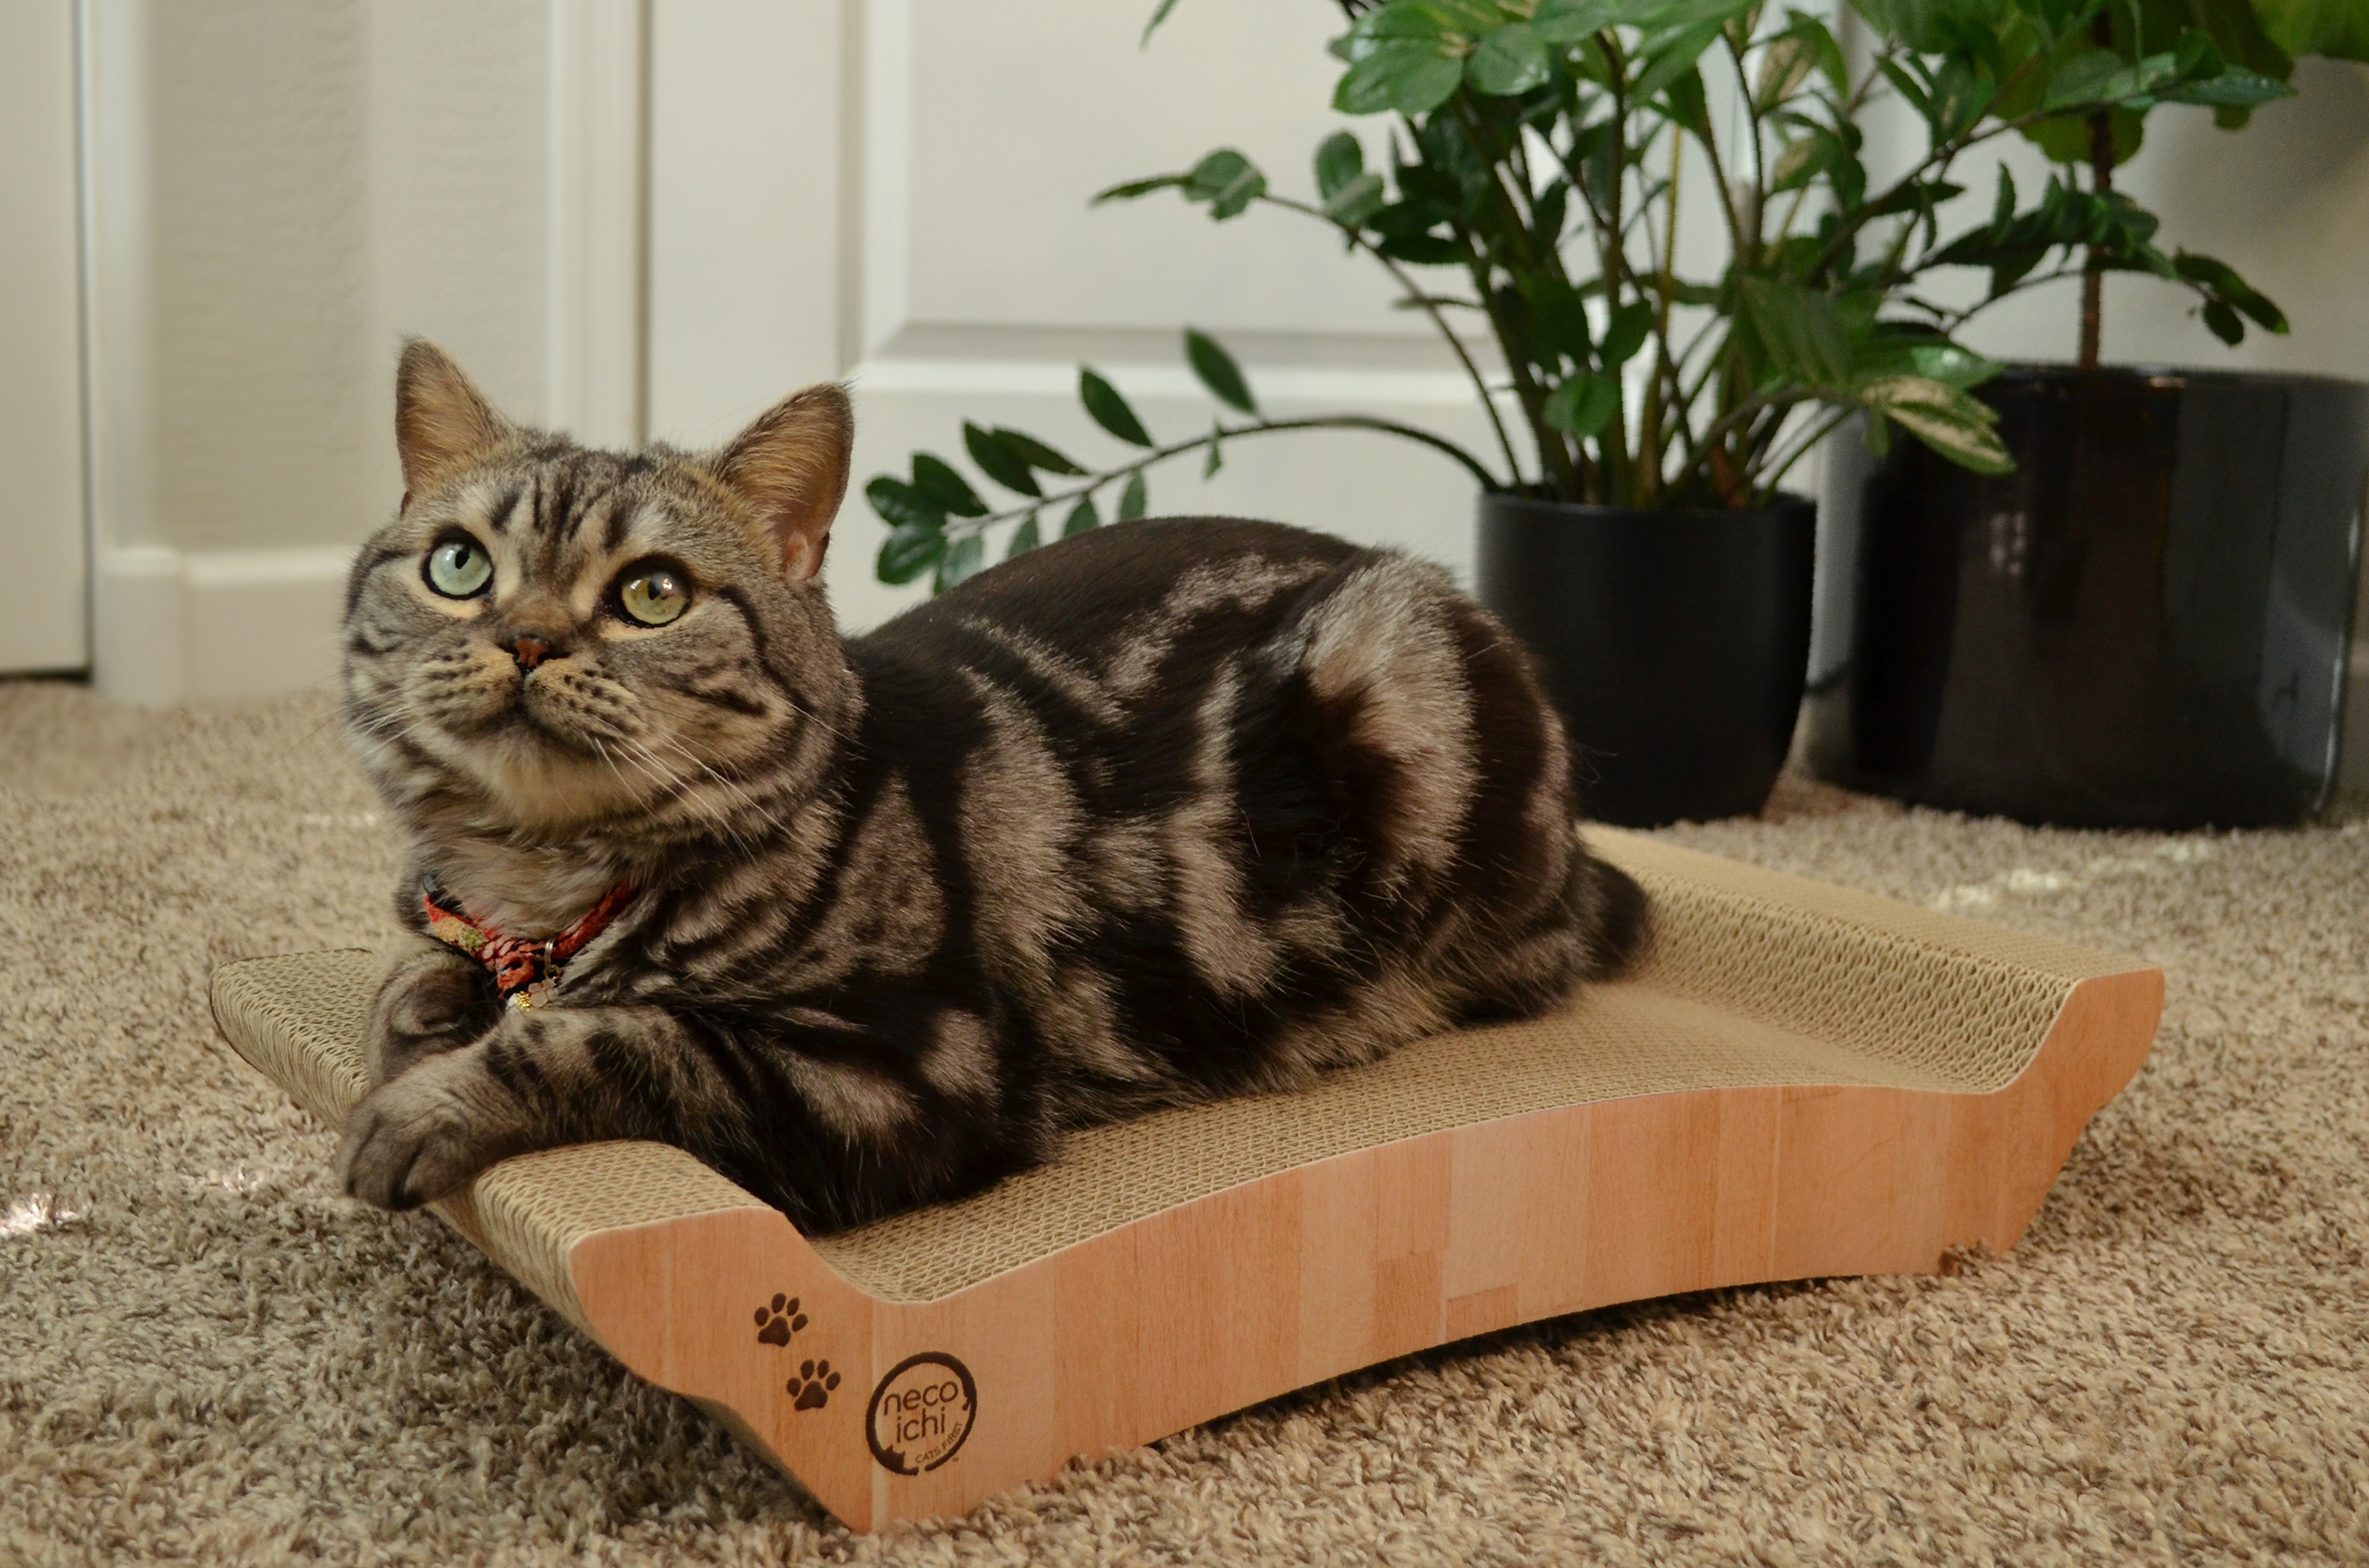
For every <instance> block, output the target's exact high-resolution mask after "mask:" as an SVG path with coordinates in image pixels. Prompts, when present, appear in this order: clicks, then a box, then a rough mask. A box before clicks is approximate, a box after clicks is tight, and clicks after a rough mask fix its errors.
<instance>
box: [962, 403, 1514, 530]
mask: <svg viewBox="0 0 2369 1568" xmlns="http://www.w3.org/2000/svg"><path fill="white" fill-rule="evenodd" d="M1277 430H1372V431H1375V432H1376V433H1378V434H1380V435H1386V436H1397V437H1399V438H1400V439H1401V440H1402V441H1416V442H1420V443H1421V444H1422V445H1425V446H1427V447H1430V448H1431V449H1432V450H1433V451H1435V452H1441V453H1444V454H1445V455H1447V456H1448V457H1451V458H1453V459H1455V460H1456V461H1457V462H1458V463H1459V464H1462V465H1463V467H1464V470H1465V472H1466V473H1468V474H1470V475H1472V477H1473V478H1475V479H1477V480H1479V481H1480V484H1481V488H1482V489H1483V490H1486V491H1500V490H1503V489H1505V486H1504V485H1502V484H1500V483H1499V482H1498V480H1497V476H1496V475H1493V474H1492V473H1490V472H1489V470H1488V469H1487V468H1485V467H1483V466H1482V464H1481V460H1480V459H1479V458H1476V457H1474V456H1473V455H1472V454H1471V452H1467V451H1465V450H1464V449H1463V448H1462V447H1460V446H1459V445H1457V444H1456V443H1455V442H1454V441H1449V440H1448V438H1447V437H1446V436H1441V435H1436V434H1434V433H1433V432H1431V431H1429V430H1426V429H1422V428H1421V427H1419V426H1415V425H1402V424H1400V423H1399V422H1398V421H1397V420H1395V419H1384V418H1377V417H1376V416H1374V415H1371V414H1317V415H1311V416H1310V417H1309V418H1304V419H1253V420H1252V421H1251V422H1250V423H1248V424H1242V425H1219V426H1217V427H1216V428H1214V429H1211V430H1210V431H1209V432H1208V434H1207V435H1201V436H1195V437H1194V438H1193V439H1192V440H1191V441H1176V442H1173V443H1172V444H1170V445H1168V446H1163V447H1155V448H1153V449H1152V450H1151V451H1150V452H1145V453H1144V454H1143V455H1142V456H1141V457H1139V458H1137V459H1136V460H1135V461H1134V462H1132V463H1122V464H1119V465H1118V466H1117V467H1116V468H1106V469H1104V470H1103V471H1102V472H1100V473H1098V474H1093V475H1088V476H1087V478H1086V482H1085V483H1084V484H1082V485H1073V486H1070V488H1068V489H1066V490H1057V491H1055V492H1053V493H1052V494H1050V495H1045V496H1032V497H1030V498H1028V499H1027V500H1026V501H1025V502H1024V503H1023V504H1021V505H1019V506H1015V507H1006V508H1004V509H1002V510H1001V511H993V512H990V513H988V514H987V515H986V516H985V517H962V518H950V519H948V520H947V521H946V526H945V532H947V533H948V534H949V535H956V536H958V535H961V534H965V533H979V532H985V531H986V530H988V529H990V528H992V527H994V526H995V525H996V524H997V523H1000V522H1017V521H1019V520H1020V519H1022V518H1024V517H1027V516H1029V515H1030V514H1032V513H1035V512H1040V511H1043V510H1044V509H1047V507H1054V506H1059V504H1060V503H1062V502H1063V501H1075V500H1080V499H1082V498H1085V497H1087V496H1091V495H1093V493H1094V492H1095V491H1096V490H1099V489H1101V488H1102V487H1103V486H1105V485H1107V484H1109V483H1110V482H1111V481H1112V480H1114V479H1123V478H1125V477H1127V475H1130V474H1139V473H1141V472H1142V471H1143V470H1145V469H1147V468H1150V467H1151V466H1153V465H1154V464H1161V463H1165V462H1166V461H1168V459H1170V458H1172V457H1182V456H1184V454H1185V453H1186V452H1198V451H1200V450H1201V449H1202V448H1203V447H1206V446H1210V445H1213V444H1215V443H1217V442H1219V441H1241V440H1242V439H1243V438H1245V437H1249V436H1264V435H1271V434H1273V433H1274V432H1276V431H1277Z"/></svg>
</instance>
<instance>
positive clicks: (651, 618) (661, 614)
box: [617, 561, 691, 626]
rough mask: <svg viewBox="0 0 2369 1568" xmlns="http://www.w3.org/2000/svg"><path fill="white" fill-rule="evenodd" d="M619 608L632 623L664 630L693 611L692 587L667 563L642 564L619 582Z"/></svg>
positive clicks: (628, 568)
mask: <svg viewBox="0 0 2369 1568" xmlns="http://www.w3.org/2000/svg"><path fill="white" fill-rule="evenodd" d="M617 604H618V607H619V608H621V609H623V610H624V612H625V619H627V620H629V621H634V622H637V623H639V624H642V625H645V626H663V625H665V624H667V623H668V622H669V621H672V620H674V619H676V618H677V617H678V616H680V615H681V613H682V612H684V611H686V610H688V609H690V608H691V585H690V584H689V583H687V582H685V581H683V578H682V573H681V571H679V570H677V569H676V568H675V567H671V566H669V565H668V564H667V563H666V562H664V561H643V562H639V563H637V564H636V565H634V566H630V567H626V568H625V575H624V577H622V578H618V579H617Z"/></svg>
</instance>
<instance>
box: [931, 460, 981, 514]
mask: <svg viewBox="0 0 2369 1568" xmlns="http://www.w3.org/2000/svg"><path fill="white" fill-rule="evenodd" d="M913 488H915V489H916V490H919V491H920V492H921V494H922V495H923V496H925V497H927V498H929V500H930V502H931V503H932V504H933V505H934V506H935V507H937V509H939V510H941V511H944V512H947V513H949V514H951V515H953V516H955V517H985V516H986V515H987V503H986V502H985V501H982V500H980V499H979V498H978V491H977V490H974V489H972V488H971V487H970V481H969V480H967V479H966V478H964V477H963V476H962V475H959V474H957V473H956V472H955V471H954V469H953V467H952V466H950V465H949V464H946V463H945V462H944V460H943V459H941V458H937V457H933V456H932V455H931V454H930V453H928V452H915V453H914V454H913Z"/></svg>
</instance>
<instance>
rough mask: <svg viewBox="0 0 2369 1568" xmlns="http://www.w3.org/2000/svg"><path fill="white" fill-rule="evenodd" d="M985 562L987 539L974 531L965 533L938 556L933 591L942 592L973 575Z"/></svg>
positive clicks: (976, 573) (975, 574)
mask: <svg viewBox="0 0 2369 1568" xmlns="http://www.w3.org/2000/svg"><path fill="white" fill-rule="evenodd" d="M986 564H987V541H986V540H985V539H983V538H981V537H979V535H978V534H976V533H966V534H964V535H963V536H962V537H961V538H960V539H957V540H956V541H955V542H954V544H952V545H951V546H950V547H949V548H948V549H947V551H946V553H945V554H944V555H941V556H939V557H938V575H937V578H936V581H935V584H934V586H933V591H934V592H938V593H944V592H945V590H946V589H950V588H953V587H954V586H955V585H956V584H957V583H960V582H961V581H963V580H964V579H965V578H971V577H975V576H977V575H978V568H979V567H982V566H985V565H986Z"/></svg>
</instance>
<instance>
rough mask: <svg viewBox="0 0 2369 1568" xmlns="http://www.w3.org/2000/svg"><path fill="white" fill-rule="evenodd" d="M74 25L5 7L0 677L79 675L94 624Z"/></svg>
mask: <svg viewBox="0 0 2369 1568" xmlns="http://www.w3.org/2000/svg"><path fill="white" fill-rule="evenodd" d="M74 167H75V166H74V20H73V16H72V13H71V12H69V11H68V10H67V9H66V8H65V7H64V6H58V5H18V4H8V5H0V561H5V562H6V574H7V575H6V581H7V585H8V594H7V601H6V606H7V607H6V613H0V670H70V669H74V668H76V667H78V666H80V665H82V664H83V663H84V662H86V660H87V658H89V651H88V635H87V630H86V626H85V624H84V613H83V611H84V599H85V593H86V580H85V563H86V548H85V544H84V538H83V472H82V468H83V463H82V459H83V453H82V371H81V345H80V342H79V334H78V332H77V330H76V328H77V326H78V317H79V292H80V284H79V282H78V280H77V278H76V265H77V256H78V251H79V246H78V243H77V235H76V230H77V216H76V209H75V200H74Z"/></svg>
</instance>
